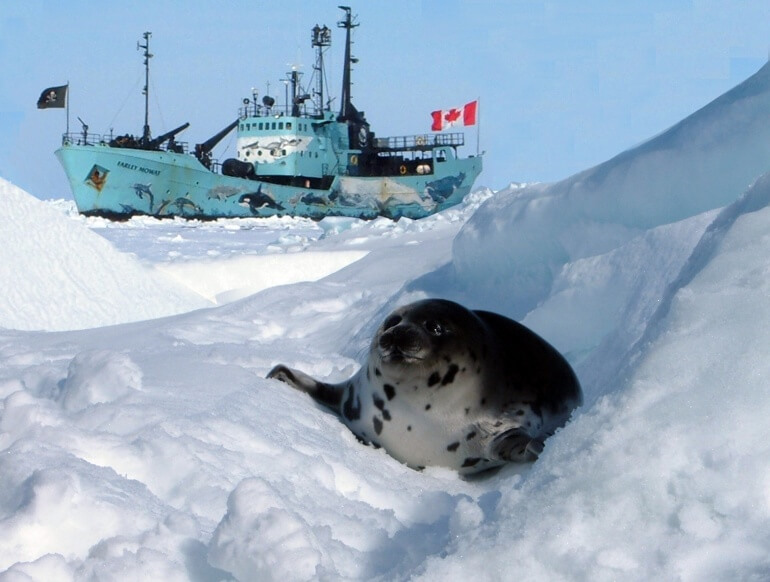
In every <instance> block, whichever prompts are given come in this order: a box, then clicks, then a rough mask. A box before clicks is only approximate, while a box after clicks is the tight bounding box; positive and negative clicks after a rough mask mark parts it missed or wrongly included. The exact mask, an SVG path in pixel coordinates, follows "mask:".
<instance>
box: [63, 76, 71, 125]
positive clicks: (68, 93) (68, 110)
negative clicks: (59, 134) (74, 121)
mask: <svg viewBox="0 0 770 582" xmlns="http://www.w3.org/2000/svg"><path fill="white" fill-rule="evenodd" d="M64 100H65V102H66V103H67V134H66V135H67V139H69V135H70V82H69V81H67V92H66V93H64Z"/></svg>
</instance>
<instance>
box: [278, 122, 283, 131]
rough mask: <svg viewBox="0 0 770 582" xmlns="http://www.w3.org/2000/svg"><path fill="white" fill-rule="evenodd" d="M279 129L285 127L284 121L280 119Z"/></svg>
mask: <svg viewBox="0 0 770 582" xmlns="http://www.w3.org/2000/svg"><path fill="white" fill-rule="evenodd" d="M278 129H283V121H280V122H279V123H278Z"/></svg>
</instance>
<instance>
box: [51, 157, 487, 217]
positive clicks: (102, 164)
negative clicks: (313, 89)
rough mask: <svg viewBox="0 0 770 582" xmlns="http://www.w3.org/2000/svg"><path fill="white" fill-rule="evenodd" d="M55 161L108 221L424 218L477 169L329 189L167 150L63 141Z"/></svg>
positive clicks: (449, 200)
mask: <svg viewBox="0 0 770 582" xmlns="http://www.w3.org/2000/svg"><path fill="white" fill-rule="evenodd" d="M441 151H442V152H443V151H444V150H441ZM56 157H57V158H58V159H59V162H60V163H61V165H62V166H63V168H64V171H65V173H66V174H67V178H68V179H69V183H70V187H71V188H72V193H73V196H74V198H75V203H76V204H77V207H78V210H79V211H80V212H81V213H82V214H86V215H89V214H90V215H103V216H109V217H111V218H120V217H129V216H131V215H135V214H146V215H150V216H158V217H168V216H183V217H186V218H201V219H215V218H220V217H253V216H260V217H265V216H284V215H290V216H307V217H310V218H314V219H321V218H323V217H325V216H350V217H357V218H365V219H371V218H375V217H377V216H387V217H390V218H398V217H401V216H404V217H408V218H422V217H425V216H428V215H430V214H433V213H434V212H438V211H440V210H443V209H445V208H448V207H450V206H453V205H455V204H457V203H459V202H460V201H462V199H463V197H464V196H465V195H466V194H468V193H469V192H470V189H471V187H472V185H473V183H474V181H475V179H476V177H477V176H478V174H479V173H480V172H481V169H482V162H481V157H471V158H464V159H454V158H450V159H446V160H444V161H442V162H437V163H435V164H434V167H436V168H437V171H435V172H434V173H432V174H430V175H417V174H415V175H403V176H401V175H399V176H390V177H387V176H386V177H360V176H351V175H338V176H335V178H334V180H333V181H332V184H331V187H330V188H328V189H318V188H316V189H313V188H302V187H297V186H289V185H282V184H274V183H271V182H268V181H262V180H259V179H257V180H252V179H246V178H236V177H232V176H225V175H222V174H219V173H216V172H213V171H211V170H209V169H208V168H206V167H205V166H204V165H203V164H201V163H200V162H199V161H198V159H196V158H195V157H194V156H191V155H189V154H183V153H174V152H169V151H145V150H140V149H128V148H114V147H110V146H107V145H76V144H67V143H65V144H64V145H63V146H62V147H61V148H60V149H58V150H57V151H56Z"/></svg>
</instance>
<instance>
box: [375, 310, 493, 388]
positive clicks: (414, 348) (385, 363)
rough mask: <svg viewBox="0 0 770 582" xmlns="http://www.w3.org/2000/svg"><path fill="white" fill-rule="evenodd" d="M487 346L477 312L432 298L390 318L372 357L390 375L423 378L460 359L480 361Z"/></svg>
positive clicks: (382, 328)
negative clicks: (422, 376)
mask: <svg viewBox="0 0 770 582" xmlns="http://www.w3.org/2000/svg"><path fill="white" fill-rule="evenodd" d="M484 343H485V341H484V327H483V323H482V322H481V321H480V320H479V319H478V317H477V316H476V315H475V314H474V313H473V312H471V311H469V310H467V309H465V308H464V307H462V306H460V305H458V304H457V303H454V302H452V301H446V300H437V299H430V300H424V301H418V302H416V303H412V304H410V305H406V306H404V307H401V308H399V309H396V310H395V311H394V312H393V313H391V314H390V315H389V316H388V317H386V318H385V321H384V322H383V323H382V325H381V326H380V327H379V329H378V330H377V333H376V334H375V336H374V340H373V341H372V345H371V350H370V356H371V359H372V360H373V361H374V362H375V363H376V365H377V369H378V370H382V372H383V373H385V375H387V376H390V377H402V376H409V375H414V374H417V375H422V374H424V373H425V371H426V370H436V369H439V368H445V367H447V366H449V365H450V364H452V363H453V362H455V361H456V360H457V359H458V357H460V358H463V359H477V358H478V357H479V354H480V352H481V351H482V350H484V349H485V348H484ZM474 346H475V348H476V351H477V352H479V353H478V354H477V353H476V351H474Z"/></svg>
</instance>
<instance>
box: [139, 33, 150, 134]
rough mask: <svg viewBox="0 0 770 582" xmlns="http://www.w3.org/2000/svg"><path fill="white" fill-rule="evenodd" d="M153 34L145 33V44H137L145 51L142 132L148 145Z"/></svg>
mask: <svg viewBox="0 0 770 582" xmlns="http://www.w3.org/2000/svg"><path fill="white" fill-rule="evenodd" d="M151 36H152V33H151V32H145V33H144V34H143V35H142V37H143V38H144V44H141V43H140V41H137V42H136V50H139V49H144V89H143V90H142V94H143V95H144V130H143V131H142V143H143V144H147V143H148V142H149V141H150V59H151V58H152V56H153V55H151V54H150V37H151Z"/></svg>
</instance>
